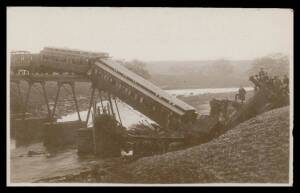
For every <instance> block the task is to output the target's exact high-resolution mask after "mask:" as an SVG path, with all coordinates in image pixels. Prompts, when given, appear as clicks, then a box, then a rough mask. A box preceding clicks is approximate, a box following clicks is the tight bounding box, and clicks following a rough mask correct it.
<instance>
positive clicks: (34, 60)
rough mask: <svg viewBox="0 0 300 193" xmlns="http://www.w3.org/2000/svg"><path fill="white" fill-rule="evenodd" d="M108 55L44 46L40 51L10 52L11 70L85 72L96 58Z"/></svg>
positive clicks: (107, 56)
mask: <svg viewBox="0 0 300 193" xmlns="http://www.w3.org/2000/svg"><path fill="white" fill-rule="evenodd" d="M107 58H110V56H109V55H108V54H107V53H105V52H88V51H83V50H77V49H67V48H55V47H45V48H43V49H42V50H41V51H40V53H31V52H28V51H13V52H11V57H10V60H11V70H12V72H14V73H17V72H18V71H19V70H27V71H29V72H30V73H36V72H42V73H49V72H58V73H64V72H72V73H77V74H84V73H86V72H87V71H88V70H89V68H90V67H91V65H92V64H93V63H94V62H95V61H97V60H98V59H107Z"/></svg>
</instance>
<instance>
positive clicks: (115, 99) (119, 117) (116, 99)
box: [115, 97, 123, 126]
mask: <svg viewBox="0 0 300 193" xmlns="http://www.w3.org/2000/svg"><path fill="white" fill-rule="evenodd" d="M115 106H116V109H117V113H118V116H119V120H120V123H121V125H122V126H123V123H122V120H121V116H120V112H119V108H118V104H117V99H116V97H115Z"/></svg>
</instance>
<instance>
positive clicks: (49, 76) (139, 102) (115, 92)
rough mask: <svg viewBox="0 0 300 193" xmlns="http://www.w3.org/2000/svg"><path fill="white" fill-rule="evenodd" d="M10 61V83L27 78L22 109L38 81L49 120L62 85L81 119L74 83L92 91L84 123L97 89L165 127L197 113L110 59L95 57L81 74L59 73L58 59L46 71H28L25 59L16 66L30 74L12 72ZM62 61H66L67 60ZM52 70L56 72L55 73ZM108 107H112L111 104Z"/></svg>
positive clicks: (26, 55)
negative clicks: (51, 97)
mask: <svg viewBox="0 0 300 193" xmlns="http://www.w3.org/2000/svg"><path fill="white" fill-rule="evenodd" d="M41 53H42V52H41ZM51 53H54V52H51ZM22 55H23V56H24V57H25V59H26V57H27V58H29V59H30V60H32V57H30V55H29V56H28V53H22V54H21V57H20V55H17V57H19V58H20V59H22ZM62 56H68V54H65V55H64V53H63V54H61V55H59V58H60V60H61V61H60V62H62V61H63V60H62V59H61V58H62ZM24 57H23V60H24ZM36 57H37V56H36V54H35V55H34V57H33V59H34V58H36ZM40 58H43V55H41V57H40ZM66 58H67V57H66ZM87 60H88V59H87ZM11 61H12V64H11V66H12V69H13V70H12V71H11V72H12V73H11V76H10V80H11V83H16V84H17V85H18V89H19V83H20V81H21V80H23V81H27V82H28V84H29V87H28V91H27V93H26V97H25V101H24V103H23V104H24V108H23V109H24V112H26V107H27V103H28V99H29V96H30V91H31V87H32V85H34V84H40V85H41V87H42V89H43V93H44V98H45V102H46V104H47V108H48V116H49V119H50V120H51V119H52V118H53V117H54V114H55V109H56V105H57V100H58V98H59V93H60V88H61V87H62V86H63V85H65V84H67V85H70V87H71V88H72V93H73V99H74V101H75V106H76V109H77V112H78V117H79V120H81V118H80V114H79V110H78V104H77V99H76V94H75V89H74V87H75V83H76V82H91V83H92V91H91V93H90V94H91V97H90V103H89V109H88V116H87V120H86V123H87V121H88V119H89V115H90V111H91V108H92V106H93V105H92V104H93V100H94V95H95V91H96V90H98V92H99V93H103V92H105V93H106V96H108V98H109V102H110V103H112V98H115V97H118V98H119V99H120V100H122V101H123V102H125V103H127V104H128V105H130V106H131V107H133V108H134V109H135V110H137V111H139V112H141V113H142V114H144V115H145V116H147V117H149V118H150V119H152V120H153V121H155V122H156V123H157V124H159V125H160V126H161V127H164V128H171V129H173V128H174V129H176V128H178V127H180V126H181V125H183V124H187V123H190V122H193V121H194V120H195V119H196V116H197V113H196V111H195V109H194V108H193V107H192V106H190V105H188V104H186V103H184V102H183V101H181V100H179V99H177V98H176V97H174V96H171V95H169V94H168V93H166V92H165V91H164V90H162V89H160V88H159V87H157V86H155V85H154V84H152V83H151V82H149V81H148V80H145V79H144V78H142V77H140V76H138V75H137V74H135V73H133V72H132V71H130V70H128V69H127V68H126V67H124V66H123V65H122V64H120V63H119V62H116V61H114V60H112V59H111V58H97V59H96V60H90V61H89V63H90V65H89V68H87V69H86V71H85V72H84V73H77V72H76V69H77V68H76V67H74V68H73V69H74V70H72V68H70V67H68V68H67V67H66V68H65V69H66V70H64V71H63V72H64V73H61V71H60V70H61V68H62V67H65V66H67V65H68V63H61V64H60V66H58V65H57V64H56V63H55V62H57V60H55V61H53V63H49V62H48V63H47V65H48V66H50V67H51V68H49V69H51V71H49V72H48V71H47V70H46V71H45V70H43V71H38V70H35V71H33V70H32V71H31V69H30V68H28V63H26V61H23V64H26V65H18V66H17V69H18V70H20V69H22V70H23V69H25V70H28V71H29V73H21V74H20V73H16V71H15V69H16V68H15V66H16V59H14V58H12V59H11ZM64 61H68V59H66V60H64ZM21 62H22V60H21ZM39 62H40V63H41V64H39V65H40V66H42V64H43V63H45V62H44V61H43V60H42V59H40V60H39ZM19 64H20V63H19ZM21 64H22V63H21ZM34 64H37V62H34ZM55 71H58V73H56V72H55ZM47 81H56V82H57V86H58V89H57V94H56V98H55V102H54V108H53V109H52V110H51V109H50V107H49V101H48V98H47V93H46V86H45V83H46V82H47ZM110 106H111V107H112V104H111V105H110ZM111 113H112V115H114V116H117V115H116V112H114V110H113V108H111ZM118 113H119V112H118Z"/></svg>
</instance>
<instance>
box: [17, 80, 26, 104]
mask: <svg viewBox="0 0 300 193" xmlns="http://www.w3.org/2000/svg"><path fill="white" fill-rule="evenodd" d="M20 84H21V83H20V81H18V82H17V89H18V95H19V105H20V108H21V110H22V109H23V108H24V105H23V97H22V93H21V88H20Z"/></svg>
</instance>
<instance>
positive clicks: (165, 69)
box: [145, 60, 252, 75]
mask: <svg viewBox="0 0 300 193" xmlns="http://www.w3.org/2000/svg"><path fill="white" fill-rule="evenodd" d="M217 61H218V60H196V61H193V60H191V61H145V63H146V68H147V70H148V71H149V72H150V73H151V74H168V75H170V74H178V73H179V74H180V73H182V69H185V71H192V70H194V69H201V68H204V67H206V65H210V64H214V63H215V62H217ZM228 61H229V62H230V63H231V64H232V65H234V66H235V67H236V68H241V69H244V70H247V69H249V68H250V64H251V62H252V60H228Z"/></svg>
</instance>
